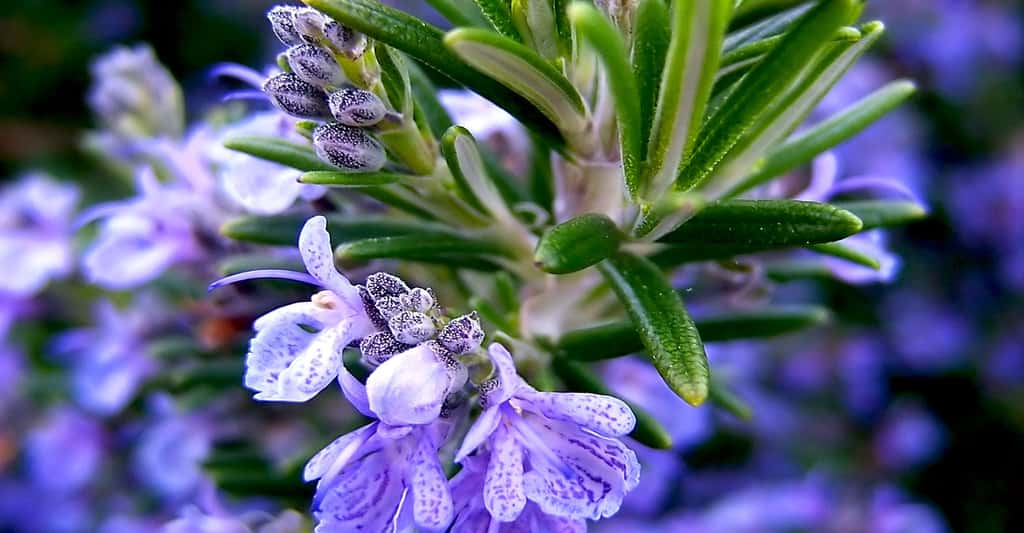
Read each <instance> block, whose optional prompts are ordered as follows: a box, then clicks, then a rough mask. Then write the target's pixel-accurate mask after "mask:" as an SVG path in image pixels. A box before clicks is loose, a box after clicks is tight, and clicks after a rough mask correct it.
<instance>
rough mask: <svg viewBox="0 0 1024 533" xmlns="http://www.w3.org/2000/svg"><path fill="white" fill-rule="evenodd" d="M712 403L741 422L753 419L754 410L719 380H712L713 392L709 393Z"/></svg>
mask: <svg viewBox="0 0 1024 533" xmlns="http://www.w3.org/2000/svg"><path fill="white" fill-rule="evenodd" d="M709 397H710V398H711V403H712V404H713V405H714V406H715V407H718V408H720V409H723V410H724V411H726V412H727V413H729V414H731V415H733V416H735V417H736V418H739V419H740V420H744V421H747V420H750V419H751V418H752V417H753V414H754V412H753V410H752V409H751V408H750V406H749V405H747V402H744V401H743V400H742V399H741V398H740V397H739V396H737V395H736V393H734V392H732V391H731V390H729V388H728V387H726V386H725V384H723V383H721V382H720V381H719V380H717V379H713V380H711V391H710V393H709Z"/></svg>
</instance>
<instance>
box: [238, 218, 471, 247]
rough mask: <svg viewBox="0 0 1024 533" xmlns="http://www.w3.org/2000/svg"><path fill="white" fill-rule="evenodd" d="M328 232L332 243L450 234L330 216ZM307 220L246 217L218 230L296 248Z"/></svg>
mask: <svg viewBox="0 0 1024 533" xmlns="http://www.w3.org/2000/svg"><path fill="white" fill-rule="evenodd" d="M326 217H327V231H328V232H329V233H330V234H331V242H333V243H335V244H339V243H343V242H350V241H355V240H359V239H366V238H371V237H389V236H397V235H418V236H420V237H421V238H425V237H427V236H434V235H449V234H451V230H449V229H447V228H446V227H445V226H441V225H440V224H434V223H430V222H425V221H422V220H401V219H395V218H392V217H383V216H353V215H348V214H345V215H342V214H329V215H326ZM308 218H309V217H308V216H307V215H304V214H302V215H300V214H285V215H263V216H261V215H246V216H241V217H238V218H234V219H231V220H229V221H227V222H226V223H225V224H224V225H223V226H221V228H220V232H221V234H222V235H224V236H225V237H228V238H230V239H234V240H236V241H243V242H252V243H257V244H268V245H273V246H295V244H296V243H297V242H298V240H299V230H300V229H302V225H303V224H305V223H306V220H307V219H308Z"/></svg>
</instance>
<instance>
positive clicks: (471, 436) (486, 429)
mask: <svg viewBox="0 0 1024 533" xmlns="http://www.w3.org/2000/svg"><path fill="white" fill-rule="evenodd" d="M499 422H501V410H499V409H498V407H497V406H494V407H491V408H490V409H484V410H483V412H481V413H480V416H479V417H478V418H477V419H476V422H473V425H472V426H470V427H469V431H467V432H466V436H465V438H463V439H462V446H460V447H459V451H458V452H457V453H456V454H455V462H456V463H462V462H463V460H464V459H465V458H466V457H467V456H469V454H471V453H473V451H474V450H476V449H477V448H479V447H480V446H482V445H483V443H484V441H486V440H487V438H488V437H490V436H491V433H494V430H495V429H497V428H498V423H499Z"/></svg>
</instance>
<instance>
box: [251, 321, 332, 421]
mask: <svg viewBox="0 0 1024 533" xmlns="http://www.w3.org/2000/svg"><path fill="white" fill-rule="evenodd" d="M345 324H346V323H342V324H339V325H337V326H335V327H332V328H327V329H324V330H323V331H321V332H320V333H318V334H317V335H316V338H314V339H313V341H312V342H311V343H309V346H307V347H306V349H305V350H303V351H302V354H301V355H299V356H298V357H296V358H295V360H294V361H292V363H291V364H290V365H288V368H286V369H285V370H284V371H283V372H281V375H280V378H279V379H278V390H277V394H276V395H273V396H268V395H260V394H257V395H256V399H257V400H278V401H286V402H304V401H307V400H309V399H310V398H312V397H313V396H316V395H317V393H319V392H320V391H322V390H324V388H326V387H327V385H329V384H330V383H331V381H334V379H335V378H336V377H337V376H338V371H339V369H340V368H341V366H342V363H341V351H342V350H343V349H344V348H345V346H346V345H347V344H348V343H349V342H351V340H352V339H351V336H350V335H349V330H350V329H351V328H345V327H344V325H345Z"/></svg>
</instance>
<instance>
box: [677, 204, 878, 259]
mask: <svg viewBox="0 0 1024 533" xmlns="http://www.w3.org/2000/svg"><path fill="white" fill-rule="evenodd" d="M862 228H863V223H861V221H860V219H859V218H857V216H856V215H854V214H853V213H850V212H849V211H846V210H843V209H840V208H838V207H836V206H834V205H830V204H823V203H818V202H804V201H800V200H725V201H719V202H715V203H712V204H708V205H707V206H705V207H704V209H703V210H701V211H700V212H699V213H697V215H695V216H694V217H693V218H691V219H690V220H689V221H687V222H686V223H685V224H683V225H682V226H679V227H678V228H676V229H675V231H673V232H671V233H669V234H667V235H665V236H664V237H662V238H661V239H660V240H659V242H665V243H672V244H677V245H681V244H686V245H701V244H720V245H721V244H728V245H751V246H759V247H763V248H762V249H770V248H782V247H787V246H803V245H808V244H816V243H822V242H833V241H838V240H840V239H845V238H846V237H849V236H850V235H853V234H855V233H857V232H859V231H861V229H862Z"/></svg>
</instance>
